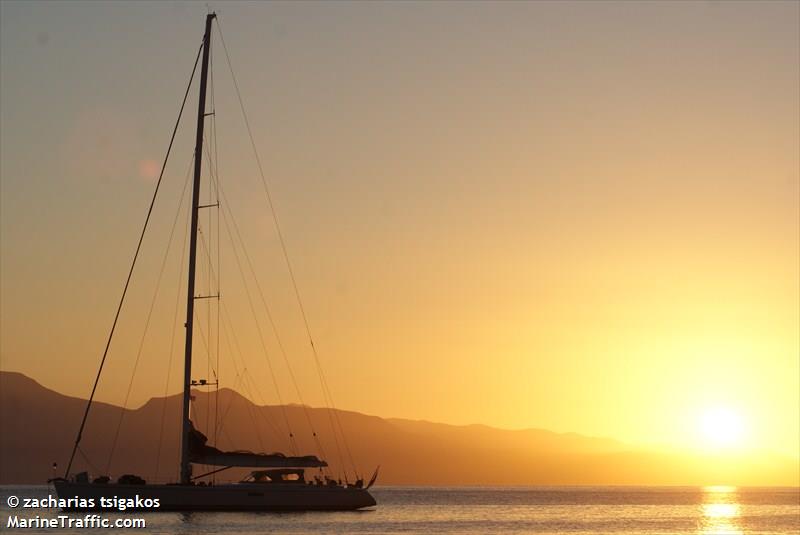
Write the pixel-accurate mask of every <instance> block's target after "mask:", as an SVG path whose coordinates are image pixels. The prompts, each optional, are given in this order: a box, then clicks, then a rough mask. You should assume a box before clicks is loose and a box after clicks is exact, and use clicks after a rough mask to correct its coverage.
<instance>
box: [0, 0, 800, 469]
mask: <svg viewBox="0 0 800 535" xmlns="http://www.w3.org/2000/svg"><path fill="white" fill-rule="evenodd" d="M210 7H211V8H212V9H216V11H217V13H218V15H219V23H220V24H219V28H220V29H221V32H222V37H223V38H224V40H225V45H226V47H227V50H228V52H229V54H230V59H231V62H232V66H233V72H234V73H235V76H236V81H237V83H238V86H239V89H240V91H241V95H242V98H243V102H244V106H245V110H246V114H247V121H248V123H249V125H250V128H251V130H252V134H253V139H254V141H255V144H256V146H257V150H258V156H259V159H260V162H261V164H262V167H263V171H264V175H265V177H266V180H267V182H268V184H269V187H270V191H271V194H272V199H273V201H274V206H275V210H276V213H277V217H278V220H279V222H280V226H281V230H282V232H283V237H284V240H285V245H286V249H287V251H288V254H289V258H290V261H291V264H292V267H293V269H294V275H295V277H296V281H297V285H298V289H299V291H300V294H301V298H302V303H303V305H304V309H305V312H306V315H307V319H308V323H309V326H310V330H311V332H312V334H313V337H314V341H315V346H316V348H317V350H318V358H319V361H320V363H321V366H322V368H323V369H324V374H325V375H324V377H325V379H326V381H327V384H328V386H329V389H330V392H331V394H332V398H333V401H334V402H335V405H336V406H337V407H339V408H343V409H349V410H356V411H359V412H364V413H367V414H375V415H379V416H385V417H406V418H414V419H425V420H431V421H439V422H446V423H454V424H470V423H484V424H489V425H493V426H497V427H503V428H531V427H536V428H546V429H551V430H554V431H559V432H578V433H583V434H587V435H596V436H604V437H613V438H616V439H619V440H623V441H627V442H630V443H631V444H643V445H663V446H667V447H672V448H675V447H678V448H713V447H716V448H720V447H722V446H723V445H725V444H723V443H725V442H726V440H721V439H720V437H721V436H722V435H726V434H727V435H730V434H731V433H733V434H735V435H736V438H735V440H729V441H727V442H731V443H732V444H727V445H728V446H734V447H736V448H739V449H742V448H744V449H747V450H762V449H763V450H768V451H772V452H776V453H779V454H782V455H787V456H791V457H794V458H797V457H798V452H799V451H800V398H799V397H798V396H800V394H799V393H800V327H798V325H800V286H799V284H800V283H799V282H798V281H799V280H800V245H799V244H800V206H799V205H800V151H799V150H798V146H800V104H799V102H798V101H799V100H800V98H799V97H798V95H800V4H798V3H797V2H727V3H726V2H646V3H645V2H641V3H640V2H619V3H615V2H529V3H523V2H509V3H502V2H500V3H478V2H469V3H455V2H440V3H432V2H397V3H392V2H376V3H360V2H359V3H346V2H341V3H325V2H319V3H314V2H299V3H279V2H270V3H266V2H264V3H257V2H254V3H237V2H224V3H219V4H218V5H214V3H210ZM205 14H206V6H205V5H204V4H203V3H199V2H198V3H155V2H153V3H149V2H136V3H134V2H129V3H126V2H107V3H101V2H90V3H81V2H53V3H48V2H12V1H3V2H2V3H0V195H1V197H0V223H1V227H0V238H1V239H2V242H1V244H0V247H1V249H0V252H1V254H0V268H1V269H2V271H1V272H0V291H1V294H0V312H1V313H2V318H1V319H0V327H1V328H2V333H1V334H2V336H1V337H0V369H2V370H10V371H19V372H23V373H25V374H27V375H29V376H31V377H33V378H35V379H37V380H38V381H40V382H41V383H42V384H44V385H45V386H47V387H49V388H53V389H55V390H58V391H60V392H63V393H66V394H69V395H73V396H79V397H86V396H87V395H88V393H89V391H90V389H91V385H92V381H93V380H94V375H95V373H96V370H97V366H98V364H99V361H100V357H101V356H102V351H103V347H104V345H105V341H106V337H107V335H108V329H109V328H110V326H111V322H112V320H113V314H114V311H115V308H116V304H117V300H118V299H119V295H120V292H121V291H122V285H123V283H124V280H125V275H126V273H127V269H128V267H129V264H130V261H131V257H132V254H133V251H134V248H135V245H136V240H137V238H138V233H139V231H140V229H141V225H142V223H143V221H144V216H145V213H146V210H147V206H148V204H149V201H150V197H151V195H152V192H153V188H154V186H155V178H156V177H157V174H158V170H159V168H160V164H161V161H162V160H163V158H164V153H165V151H166V147H167V144H168V142H169V136H170V133H171V131H172V127H173V125H174V122H175V118H176V116H177V112H178V109H179V106H180V102H181V98H182V96H183V92H184V90H185V88H186V84H187V82H188V78H189V74H190V72H191V68H192V63H193V61H194V58H195V55H196V53H197V49H198V46H199V44H200V42H201V37H202V30H203V21H204V17H205ZM219 35H220V34H219V33H218V32H216V30H215V33H214V34H213V37H212V40H213V43H212V64H213V67H212V73H213V80H214V92H213V93H214V106H213V111H214V112H215V115H214V116H210V118H209V123H211V121H215V128H216V136H211V134H210V133H209V136H208V137H207V140H208V141H209V143H211V142H213V141H214V140H215V141H216V145H215V147H216V150H215V151H214V154H216V157H215V158H214V161H215V162H216V163H215V165H216V167H217V169H218V176H219V181H220V184H221V188H222V191H223V192H224V199H223V201H224V202H223V205H224V206H225V207H230V210H231V213H232V214H233V215H232V216H230V217H232V218H234V220H235V221H236V226H237V227H239V228H240V230H241V235H242V237H243V241H244V243H245V244H246V250H247V252H248V255H249V257H250V258H251V261H252V264H253V266H254V271H255V272H256V273H257V277H258V285H259V286H260V287H261V289H262V293H263V295H264V300H265V302H266V303H267V304H268V305H269V307H270V310H271V313H272V317H273V320H274V322H275V324H276V331H277V332H278V333H279V335H280V340H281V343H282V345H283V347H284V349H285V351H286V354H287V359H286V361H288V362H289V363H290V367H291V372H290V371H289V367H287V366H286V361H284V359H283V356H282V354H281V351H280V347H279V346H278V342H277V339H276V338H275V336H274V334H272V330H271V327H270V325H269V323H268V321H267V320H266V319H265V318H266V315H265V313H264V309H263V304H262V302H261V299H260V296H259V295H258V292H257V288H256V286H255V282H254V281H253V279H252V275H251V274H250V272H249V271H248V269H247V262H246V260H245V259H244V256H241V258H240V263H242V265H243V269H242V271H243V272H244V274H245V275H244V280H245V282H242V276H241V275H240V271H239V268H238V267H237V263H236V257H235V254H234V250H235V249H234V247H233V246H232V245H231V243H234V242H235V240H234V239H233V238H229V237H228V235H227V234H228V231H229V229H230V228H231V227H230V226H226V224H225V218H224V217H223V218H220V217H219V216H218V215H216V214H217V213H216V212H214V211H213V210H211V209H207V210H206V212H204V215H203V217H202V218H201V231H202V232H204V240H206V239H207V240H208V242H209V244H210V245H212V246H213V245H214V244H215V243H219V244H220V247H219V250H220V260H219V262H217V260H216V259H215V258H212V261H211V268H209V267H208V260H207V258H206V259H204V260H203V262H201V264H202V265H201V266H200V267H199V268H198V269H199V280H200V283H199V289H198V294H204V295H208V294H212V293H215V292H216V291H217V289H218V290H219V291H220V293H221V295H222V301H223V302H224V303H225V307H227V308H226V309H225V310H226V311H227V312H226V311H223V312H222V313H221V314H220V316H221V318H222V319H221V320H220V322H221V324H222V325H223V327H222V328H221V329H222V330H220V329H217V324H216V314H217V311H218V309H217V308H215V307H217V305H216V302H215V301H213V300H204V301H202V302H200V301H198V303H199V304H198V305H197V307H198V311H197V314H198V320H197V322H198V324H199V325H200V327H199V329H200V330H201V331H202V332H201V333H198V334H196V338H197V337H200V338H202V341H201V342H196V345H198V346H199V348H198V354H196V355H195V366H194V370H193V377H195V378H210V377H213V376H214V374H215V373H216V375H217V376H218V377H219V379H220V382H221V384H222V385H223V386H228V387H232V388H235V389H237V390H239V391H241V392H242V393H243V394H245V395H247V396H248V397H251V398H252V399H253V400H254V401H256V402H263V403H277V402H304V403H307V404H310V405H315V406H322V405H324V404H325V403H326V400H325V399H324V396H323V394H322V388H321V387H320V381H319V377H318V374H317V368H316V366H315V361H314V356H313V354H312V352H311V350H310V348H309V344H308V339H307V335H306V332H305V330H304V327H303V325H304V324H303V318H302V315H301V313H300V310H299V307H298V305H297V302H296V300H295V297H294V293H293V289H292V283H291V279H290V278H289V275H288V272H287V269H286V265H285V263H284V260H283V256H282V253H281V248H280V242H279V240H278V236H277V233H276V230H275V226H274V222H273V219H272V217H271V215H270V211H269V207H268V204H267V202H266V200H265V196H264V191H263V188H262V183H261V179H260V176H259V170H258V165H257V162H256V159H255V157H254V155H253V151H252V147H251V145H250V140H249V138H248V133H247V127H246V124H245V122H244V120H243V117H242V114H241V111H240V109H239V103H238V100H237V96H236V90H235V87H234V84H233V83H232V78H231V74H230V72H229V71H228V66H227V63H226V60H225V53H224V49H223V47H222V46H221V41H220V39H219ZM195 94H196V87H195V88H194V90H193V91H192V92H191V94H190V97H189V101H188V103H187V108H186V114H185V116H184V118H183V122H182V125H181V129H180V131H179V134H178V136H177V139H176V144H175V148H174V149H173V153H172V156H171V158H170V161H169V164H168V166H167V169H166V172H165V176H164V181H163V185H162V190H161V192H160V193H159V197H158V200H157V202H156V206H155V210H154V215H153V220H152V226H151V227H150V231H149V233H148V234H147V236H146V238H145V241H144V245H143V250H142V256H141V258H140V264H139V266H138V268H137V271H136V272H135V274H134V278H133V282H132V286H131V290H130V296H129V297H130V298H129V300H128V301H126V305H125V308H124V309H123V313H122V316H121V319H120V326H119V329H118V332H117V334H116V335H115V338H114V341H113V343H112V346H111V351H110V354H109V358H108V362H107V364H106V369H105V371H104V373H103V376H102V379H101V382H100V386H99V389H98V394H97V399H99V400H102V401H108V402H112V403H118V404H122V403H123V402H125V403H127V405H128V406H132V407H136V406H139V405H141V404H142V403H144V402H145V401H146V400H147V399H149V398H150V397H152V396H163V395H164V394H165V392H166V393H170V394H174V393H176V392H178V391H179V390H180V388H181V385H180V379H179V376H180V366H181V365H182V363H181V360H182V359H181V357H182V353H181V351H182V329H181V328H180V327H181V325H182V324H183V321H184V319H183V318H181V314H182V312H181V308H180V306H179V307H178V309H177V310H178V313H177V315H176V312H175V311H176V303H178V304H180V302H181V301H180V300H181V299H185V292H186V289H185V279H182V278H181V277H182V276H183V275H182V274H183V272H182V268H181V262H182V254H183V251H184V250H185V246H184V245H183V244H184V243H185V242H184V241H183V240H184V235H185V228H186V220H187V218H186V213H187V212H186V204H185V202H184V204H180V203H179V199H180V196H181V191H182V188H183V185H184V184H185V178H186V176H187V170H188V169H189V165H190V162H191V154H192V148H193V136H194V128H195V119H196V117H195V114H196V109H197V103H196V96H195ZM210 109H212V107H211V105H210V104H209V110H210ZM209 146H210V145H209ZM207 163H208V162H205V164H206V169H208V167H209V166H208V165H207ZM208 179H209V175H208V174H207V173H205V174H204V178H203V180H204V181H205V182H204V183H205V184H208V183H209V182H210V181H209V180H208ZM212 190H213V188H208V187H207V186H204V189H203V191H202V196H203V199H205V200H207V201H211V202H213V201H214V197H213V192H212ZM179 205H180V206H182V208H181V210H180V211H179V210H178V206H179ZM176 214H178V221H179V224H178V226H177V227H176V229H177V230H176V231H175V233H174V237H173V241H172V242H171V245H170V247H169V248H167V244H168V242H169V237H170V229H171V228H172V223H173V221H174V220H175V219H174V218H175V217H176ZM223 214H227V212H225V211H224V209H223ZM226 217H229V216H227V215H226ZM215 218H216V219H215ZM228 225H232V223H229V224H228ZM231 236H235V231H234V232H232V233H231ZM211 248H212V249H213V247H211ZM165 251H169V253H168V254H167V255H166V261H165V262H164V266H165V267H164V272H163V273H164V275H163V279H162V281H161V284H160V285H159V286H158V292H157V294H156V297H155V300H153V299H154V298H153V295H154V292H155V288H156V283H155V281H156V280H157V279H158V274H159V271H160V269H161V268H160V266H161V263H162V259H163V258H164V255H165ZM239 254H240V255H241V254H242V253H241V252H240V253H239ZM207 256H208V255H206V257H207ZM211 256H212V257H213V256H214V255H211ZM212 271H213V275H210V273H211V272H212ZM217 274H218V275H219V277H218V278H219V284H218V285H217V284H216V282H214V281H213V280H212V279H214V280H215V279H216V278H217ZM184 277H185V276H184ZM248 277H250V278H249V279H248ZM210 280H212V282H211V283H209V281H210ZM247 288H249V290H250V292H249V294H250V296H251V298H252V299H253V300H252V310H255V311H256V312H255V313H253V312H251V304H250V301H248V299H247V295H248V292H246V291H245V290H246V289H247ZM181 292H183V294H184V295H183V296H182V295H181ZM151 302H154V303H155V305H154V307H153V313H152V318H151V321H150V324H149V328H148V329H147V331H146V336H144V338H142V336H143V334H142V333H143V332H144V326H145V322H146V317H147V313H148V309H149V307H150V304H151ZM226 317H227V318H230V320H229V323H226V319H225V318H226ZM254 318H258V319H254ZM227 324H230V325H231V327H230V331H231V332H232V334H230V335H228V334H225V332H224V331H225V330H226V329H228V327H226V326H225V325H227ZM173 326H175V327H176V328H173ZM259 330H260V331H261V333H262V334H261V335H259ZM215 332H220V333H222V334H214V333H215ZM173 333H177V334H173ZM234 339H235V340H236V341H235V342H234V341H233V340H234ZM260 339H263V340H264V342H263V344H262V342H260V341H259V340H260ZM142 340H143V341H142ZM206 340H208V342H206ZM217 341H218V342H219V347H220V349H219V352H218V353H219V365H217V364H216V357H217V351H216V349H215V346H216V345H217ZM206 346H210V347H211V349H208V348H207V347H206ZM140 347H141V351H140V350H139V348H140ZM264 347H266V349H267V356H265V355H264V350H263V348H264ZM170 348H171V349H170ZM137 353H139V354H140V355H141V356H140V358H139V360H138V364H135V363H136V362H137V359H136V355H137ZM209 355H210V356H209ZM212 364H213V366H212ZM134 366H135V374H134V373H133V371H134ZM212 367H213V369H214V370H215V372H212V370H211V368H212ZM270 367H271V368H272V370H273V371H272V373H270ZM245 369H246V370H247V371H246V372H245V371H244V370H245ZM168 371H169V377H168V376H167V372H168ZM292 375H294V377H295V380H296V383H297V388H295V387H294V383H293V382H292ZM132 376H133V382H131V377H132ZM273 376H274V381H273ZM276 384H277V387H276ZM129 386H130V391H129ZM128 392H129V394H128ZM298 392H299V394H298ZM126 398H127V399H126ZM715 415H716V416H715ZM720 415H722V416H720ZM709 418H710V419H711V420H713V422H712V424H708V423H707V422H708V420H709ZM703 422H706V423H703ZM725 422H728V423H727V424H726V423H725ZM715 425H717V426H722V428H723V429H722V430H721V431H719V432H717V433H716V435H715V434H714V431H713V428H714V426H715ZM709 427H711V430H709ZM709 434H710V437H709ZM704 437H705V438H704ZM722 438H723V439H724V437H722Z"/></svg>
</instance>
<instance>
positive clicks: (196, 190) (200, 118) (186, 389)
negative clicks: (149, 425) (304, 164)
mask: <svg viewBox="0 0 800 535" xmlns="http://www.w3.org/2000/svg"><path fill="white" fill-rule="evenodd" d="M216 16H217V15H216V13H209V14H208V15H206V32H205V35H203V67H202V71H201V73H200V96H199V98H198V102H197V139H196V141H195V145H194V183H193V185H192V228H191V230H190V234H189V236H190V240H189V277H188V280H189V284H188V291H187V294H186V352H185V361H184V368H183V432H182V433H181V483H182V484H184V485H186V484H189V483H190V482H191V478H192V468H191V465H190V464H189V433H190V431H191V426H192V424H191V422H190V421H189V396H190V391H191V382H192V327H193V326H194V299H195V295H194V277H195V264H196V262H195V261H196V259H197V220H198V211H199V210H198V207H199V206H200V171H201V166H202V163H203V127H204V126H205V115H206V86H207V82H208V57H209V52H210V49H211V21H213V20H214V18H216Z"/></svg>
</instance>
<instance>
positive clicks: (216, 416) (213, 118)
mask: <svg viewBox="0 0 800 535" xmlns="http://www.w3.org/2000/svg"><path fill="white" fill-rule="evenodd" d="M208 52H209V71H210V72H209V75H210V77H211V112H212V114H213V115H212V116H211V125H210V126H211V139H213V140H214V161H213V167H214V168H215V170H216V172H215V174H216V175H217V180H216V181H215V182H214V183H215V188H214V193H215V197H216V199H215V200H216V204H217V214H216V215H217V217H216V219H217V221H216V223H217V225H216V227H217V228H216V231H217V232H216V239H217V281H216V282H217V296H219V297H218V298H217V299H221V291H220V285H221V281H222V264H221V260H220V249H221V248H222V247H221V244H220V241H219V153H218V151H217V104H216V99H215V94H216V91H215V84H214V61H213V58H214V55H213V49H212V50H209V51H208ZM209 152H210V151H209ZM211 166H212V163H211V158H210V157H209V169H210V168H211ZM209 196H210V195H209ZM210 226H211V214H210V213H209V227H210ZM216 312H217V315H216V316H217V317H216V319H217V331H216V332H217V337H216V343H217V347H216V366H217V370H220V367H219V350H220V336H221V334H222V333H221V331H220V325H219V319H220V318H219V316H220V306H219V301H218V302H217V309H216ZM209 328H210V326H209ZM218 427H219V377H217V386H216V389H215V398H214V444H215V445H216V444H217V440H218V437H217V428H218ZM212 480H213V481H216V474H215V475H214V477H213V478H212Z"/></svg>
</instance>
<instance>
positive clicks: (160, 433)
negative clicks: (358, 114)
mask: <svg viewBox="0 0 800 535" xmlns="http://www.w3.org/2000/svg"><path fill="white" fill-rule="evenodd" d="M193 163H194V156H192V158H191V159H190V160H189V167H188V168H187V170H186V181H187V182H188V180H189V174H190V173H191V171H192V164H193ZM178 210H179V211H180V207H179V208H178ZM188 236H189V222H188V221H187V222H186V225H184V229H183V245H181V251H183V253H182V254H181V262H180V267H179V268H178V284H177V285H176V288H178V291H177V292H175V312H174V314H173V317H172V333H171V334H170V340H169V360H168V362H167V378H166V380H165V381H164V402H163V403H162V404H161V424H160V426H159V431H158V449H157V451H156V469H155V477H154V479H158V469H159V466H160V463H161V447H162V444H163V439H164V422H165V421H166V415H167V392H168V391H169V379H170V375H171V373H172V358H173V356H174V353H175V338H176V337H175V332H176V331H177V328H176V327H177V324H178V310H179V304H180V298H181V284H180V281H181V279H182V278H183V268H184V266H185V264H186V239H187V237H188Z"/></svg>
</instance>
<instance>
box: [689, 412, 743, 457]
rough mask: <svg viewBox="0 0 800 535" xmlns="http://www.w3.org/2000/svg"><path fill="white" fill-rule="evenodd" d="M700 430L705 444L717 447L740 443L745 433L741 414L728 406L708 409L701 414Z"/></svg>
mask: <svg viewBox="0 0 800 535" xmlns="http://www.w3.org/2000/svg"><path fill="white" fill-rule="evenodd" d="M699 430H700V434H701V436H702V438H703V442H704V444H705V445H707V446H713V447H717V448H719V447H730V446H737V445H740V444H741V442H742V439H743V435H744V425H743V421H742V417H741V415H740V414H739V413H737V412H736V411H734V410H732V409H730V408H727V407H713V408H709V409H706V410H705V411H704V412H703V413H702V414H701V416H700V420H699Z"/></svg>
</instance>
